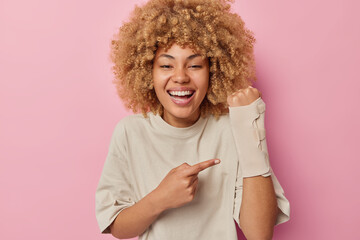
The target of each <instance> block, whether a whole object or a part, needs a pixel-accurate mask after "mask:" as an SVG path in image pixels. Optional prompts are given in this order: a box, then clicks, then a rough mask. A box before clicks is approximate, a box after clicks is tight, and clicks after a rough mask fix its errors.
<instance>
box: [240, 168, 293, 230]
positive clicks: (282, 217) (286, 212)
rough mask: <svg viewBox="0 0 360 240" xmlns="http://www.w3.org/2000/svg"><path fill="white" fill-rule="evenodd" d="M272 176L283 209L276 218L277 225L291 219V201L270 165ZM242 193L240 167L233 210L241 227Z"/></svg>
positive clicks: (279, 205) (278, 202) (278, 201)
mask: <svg viewBox="0 0 360 240" xmlns="http://www.w3.org/2000/svg"><path fill="white" fill-rule="evenodd" d="M270 177H271V179H272V182H273V185H274V189H275V195H276V199H277V205H278V208H279V209H280V210H281V211H279V214H278V216H277V219H276V223H275V225H279V224H281V223H284V222H287V221H289V219H290V203H289V201H288V200H287V198H286V197H285V194H284V190H283V188H282V187H281V185H280V183H279V181H278V179H277V178H276V176H275V174H274V172H273V170H272V168H271V166H270ZM242 193H243V178H242V176H241V171H240V169H238V172H237V178H236V184H235V197H234V208H233V209H234V211H233V218H234V220H235V221H236V223H237V224H238V226H239V228H240V222H239V221H240V219H239V218H240V207H241V200H242Z"/></svg>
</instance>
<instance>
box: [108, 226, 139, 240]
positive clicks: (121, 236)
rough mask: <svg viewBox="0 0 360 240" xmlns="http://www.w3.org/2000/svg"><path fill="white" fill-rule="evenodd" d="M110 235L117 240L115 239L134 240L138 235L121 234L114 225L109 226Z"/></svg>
mask: <svg viewBox="0 0 360 240" xmlns="http://www.w3.org/2000/svg"><path fill="white" fill-rule="evenodd" d="M110 233H111V235H112V236H113V237H114V238H117V239H128V238H135V237H137V236H138V235H132V234H129V233H126V234H125V233H122V232H121V231H119V230H118V229H117V228H116V226H115V224H114V223H112V224H111V225H110Z"/></svg>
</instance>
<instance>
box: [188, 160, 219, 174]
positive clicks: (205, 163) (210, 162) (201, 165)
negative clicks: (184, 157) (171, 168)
mask: <svg viewBox="0 0 360 240" xmlns="http://www.w3.org/2000/svg"><path fill="white" fill-rule="evenodd" d="M219 163H220V159H210V160H206V161H203V162H199V163H197V164H194V165H192V166H190V167H189V168H187V170H186V175H188V176H190V175H194V174H198V173H199V172H200V171H202V170H205V169H207V168H209V167H212V166H214V165H216V164H219Z"/></svg>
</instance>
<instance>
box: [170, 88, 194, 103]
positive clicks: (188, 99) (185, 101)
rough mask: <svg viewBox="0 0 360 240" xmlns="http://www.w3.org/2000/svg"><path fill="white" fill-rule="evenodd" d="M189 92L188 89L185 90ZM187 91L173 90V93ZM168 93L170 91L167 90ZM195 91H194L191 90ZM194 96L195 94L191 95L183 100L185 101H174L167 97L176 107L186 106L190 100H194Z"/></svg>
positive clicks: (172, 98) (173, 98)
mask: <svg viewBox="0 0 360 240" xmlns="http://www.w3.org/2000/svg"><path fill="white" fill-rule="evenodd" d="M187 90H190V89H187ZM187 90H173V91H187ZM169 91H170V90H169ZM192 91H195V90H192ZM194 96H195V92H194V93H193V95H192V96H191V97H189V98H185V99H176V98H175V97H172V96H170V94H169V97H170V99H171V101H173V103H175V104H176V105H178V106H186V105H187V104H188V103H189V102H191V100H192V99H193V98H194Z"/></svg>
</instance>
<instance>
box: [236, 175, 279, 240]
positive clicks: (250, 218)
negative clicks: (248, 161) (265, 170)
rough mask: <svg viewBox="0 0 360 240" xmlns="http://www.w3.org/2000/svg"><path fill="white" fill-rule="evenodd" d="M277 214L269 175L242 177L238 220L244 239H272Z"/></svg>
mask: <svg viewBox="0 0 360 240" xmlns="http://www.w3.org/2000/svg"><path fill="white" fill-rule="evenodd" d="M277 215H278V207H277V202H276V196H275V191H274V186H273V182H272V179H271V177H270V176H268V177H263V176H255V177H247V178H244V180H243V197H242V203H241V208H240V216H239V219H240V220H239V222H240V226H241V229H242V231H243V233H244V235H245V237H246V239H249V240H269V239H272V236H273V231H274V226H275V222H276V217H277Z"/></svg>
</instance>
